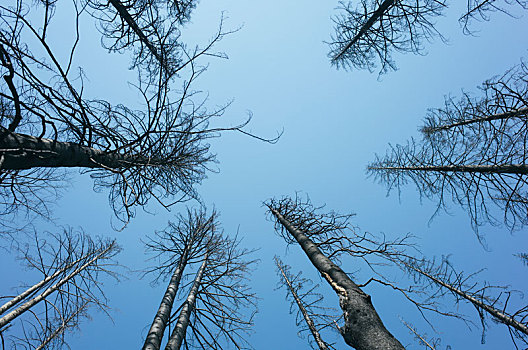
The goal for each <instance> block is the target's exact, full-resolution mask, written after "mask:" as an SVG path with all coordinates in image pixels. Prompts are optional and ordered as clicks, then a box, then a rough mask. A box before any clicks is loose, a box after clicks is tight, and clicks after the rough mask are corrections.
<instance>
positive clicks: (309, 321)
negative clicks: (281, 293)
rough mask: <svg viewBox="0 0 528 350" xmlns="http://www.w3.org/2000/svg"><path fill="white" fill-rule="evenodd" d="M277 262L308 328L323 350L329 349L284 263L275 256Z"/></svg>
mask: <svg viewBox="0 0 528 350" xmlns="http://www.w3.org/2000/svg"><path fill="white" fill-rule="evenodd" d="M275 263H276V264H277V267H278V268H279V270H280V272H281V275H282V277H283V278H284V281H285V282H286V285H287V286H288V289H289V290H290V293H291V295H292V296H293V299H294V300H295V303H296V304H297V306H298V307H299V310H300V311H301V313H302V315H303V318H304V320H305V321H306V324H307V325H308V329H310V332H311V333H312V335H313V337H314V339H315V342H316V343H317V345H318V346H319V349H321V350H328V347H327V346H326V343H325V342H324V341H323V339H322V338H321V335H320V334H319V332H318V331H317V328H316V327H315V324H314V322H313V320H312V319H311V318H310V315H308V312H307V311H306V308H305V307H304V304H303V302H302V301H301V299H300V298H299V296H298V295H297V293H296V292H295V288H293V286H292V284H291V281H290V280H289V278H288V277H287V276H286V273H285V272H284V268H283V266H282V264H281V263H280V262H279V260H278V259H277V258H275Z"/></svg>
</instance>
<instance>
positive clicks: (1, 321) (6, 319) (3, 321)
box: [0, 242, 116, 328]
mask: <svg viewBox="0 0 528 350" xmlns="http://www.w3.org/2000/svg"><path fill="white" fill-rule="evenodd" d="M115 246H116V243H115V242H112V243H111V244H109V245H108V246H107V247H106V249H104V250H103V251H101V252H100V253H99V254H97V255H96V256H94V257H93V258H92V259H90V260H89V261H88V262H87V263H85V264H84V265H82V266H80V267H79V268H77V269H75V270H74V271H73V272H71V273H70V274H69V275H67V276H66V277H64V278H63V279H61V280H60V281H58V282H57V283H55V284H54V285H52V286H51V287H49V288H47V289H46V290H45V291H44V292H42V293H41V294H39V295H37V296H36V297H34V298H32V299H30V300H28V301H27V302H25V303H24V304H22V305H21V306H19V307H18V308H16V309H15V310H13V311H11V312H10V313H8V314H7V315H5V316H4V317H2V318H0V328H2V327H4V326H5V325H7V324H8V323H10V322H11V321H13V320H14V319H15V318H17V317H18V316H20V315H22V314H23V313H24V312H26V311H28V310H29V309H31V308H32V307H33V306H35V305H36V304H38V303H39V302H41V301H43V300H45V299H46V298H47V297H48V296H49V295H50V294H51V293H53V292H55V291H57V290H58V289H59V288H60V287H61V286H63V285H64V284H65V283H67V282H68V281H69V280H71V279H72V278H74V277H75V276H76V275H78V274H79V273H81V272H82V271H83V270H85V269H86V268H88V267H90V266H91V265H93V264H95V263H96V262H97V261H98V260H99V259H101V258H103V257H104V255H105V254H107V253H110V252H111V251H112V250H113V249H114V248H115Z"/></svg>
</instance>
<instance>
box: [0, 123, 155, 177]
mask: <svg viewBox="0 0 528 350" xmlns="http://www.w3.org/2000/svg"><path fill="white" fill-rule="evenodd" d="M0 155H2V158H3V161H2V162H1V163H0V169H5V170H22V169H31V168H37V167H50V168H57V167H82V168H100V169H101V168H103V169H104V168H109V169H121V168H127V167H132V166H137V165H147V164H148V165H158V164H159V163H160V162H159V160H156V159H147V158H145V157H144V156H140V155H137V156H130V155H124V154H119V153H110V152H104V151H102V150H99V149H95V148H92V147H88V146H83V145H79V144H76V143H73V142H59V141H54V140H51V139H45V138H36V137H34V136H30V135H25V134H18V133H14V132H9V131H7V129H5V128H2V127H0Z"/></svg>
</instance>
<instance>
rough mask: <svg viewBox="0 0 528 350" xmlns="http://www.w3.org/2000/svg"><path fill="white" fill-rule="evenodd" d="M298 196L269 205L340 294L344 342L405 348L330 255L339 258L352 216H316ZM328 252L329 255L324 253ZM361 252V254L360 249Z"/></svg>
mask: <svg viewBox="0 0 528 350" xmlns="http://www.w3.org/2000/svg"><path fill="white" fill-rule="evenodd" d="M305 204H307V205H304V204H303V203H302V202H300V201H299V200H298V199H296V200H292V199H290V198H283V199H281V200H270V201H269V202H268V203H267V206H268V208H269V210H270V213H271V214H272V215H273V217H274V218H275V221H276V225H275V228H276V231H277V232H278V233H279V235H280V236H281V237H282V238H284V239H285V241H286V242H287V243H288V244H295V243H297V244H299V245H300V247H301V248H302V250H303V251H304V252H305V254H306V256H307V257H308V259H309V260H310V262H311V263H312V265H313V266H314V267H315V268H316V269H317V271H318V272H319V273H320V274H321V276H322V277H323V278H324V279H325V280H326V281H327V282H328V284H329V285H330V286H331V287H332V289H333V290H334V291H335V292H336V294H337V295H338V296H339V306H340V307H341V309H342V310H343V317H344V323H345V324H344V326H343V327H340V332H341V335H342V336H343V339H344V340H345V342H346V343H347V344H348V345H349V346H352V347H354V348H355V349H358V350H362V349H403V346H402V345H401V344H400V342H399V341H398V340H396V338H394V336H393V335H392V334H391V333H390V332H389V331H388V330H387V329H386V328H385V326H384V324H383V322H382V321H381V319H380V317H379V315H378V313H377V312H376V310H375V309H374V306H373V304H372V301H371V296H370V295H368V294H366V293H365V292H363V291H362V290H361V288H360V286H359V285H358V284H356V283H355V282H354V281H352V279H351V278H350V277H349V276H348V275H347V274H346V273H345V272H344V271H343V270H342V269H341V268H340V267H339V266H338V265H336V264H335V263H334V262H333V261H332V260H331V258H334V259H336V258H338V255H339V254H340V249H339V248H338V249H335V248H336V245H337V246H339V245H341V244H344V245H343V246H342V248H345V247H346V246H347V244H348V243H349V242H350V241H349V242H347V241H345V240H340V239H339V238H338V236H337V237H336V236H335V233H340V232H342V231H343V230H346V229H347V228H348V219H349V218H350V215H337V214H335V213H331V214H328V215H325V214H323V215H319V216H318V215H317V214H316V213H315V211H314V210H313V209H314V208H313V207H312V206H311V205H309V203H305ZM325 253H326V254H325ZM358 254H362V253H361V252H360V251H358Z"/></svg>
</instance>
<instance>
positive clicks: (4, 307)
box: [0, 252, 97, 315]
mask: <svg viewBox="0 0 528 350" xmlns="http://www.w3.org/2000/svg"><path fill="white" fill-rule="evenodd" d="M96 253H97V252H94V253H93V254H96ZM93 254H87V255H85V256H83V257H81V258H79V259H77V260H75V261H74V262H72V263H70V264H68V265H66V266H65V267H63V268H62V269H60V270H57V271H56V272H55V273H54V274H52V275H50V276H48V277H46V278H44V279H43V280H42V281H40V282H39V283H37V284H35V285H33V286H31V287H29V288H28V289H27V290H26V291H25V292H23V293H20V294H19V295H17V296H16V297H14V298H13V299H11V300H9V301H8V302H7V303H5V304H4V305H2V306H1V307H0V315H2V314H3V313H5V312H6V311H7V310H9V309H10V308H12V307H13V306H14V305H16V304H18V303H19V302H20V301H21V300H23V299H25V298H27V297H28V296H29V295H31V294H32V293H33V292H35V291H37V290H39V289H40V288H42V287H43V286H45V285H46V284H48V283H49V282H50V281H53V280H54V279H55V278H57V277H58V276H59V275H61V274H63V273H65V272H66V271H68V270H69V269H71V268H72V267H73V266H75V265H76V264H77V263H79V262H80V261H81V260H82V259H85V258H86V257H87V256H88V255H93Z"/></svg>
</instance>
